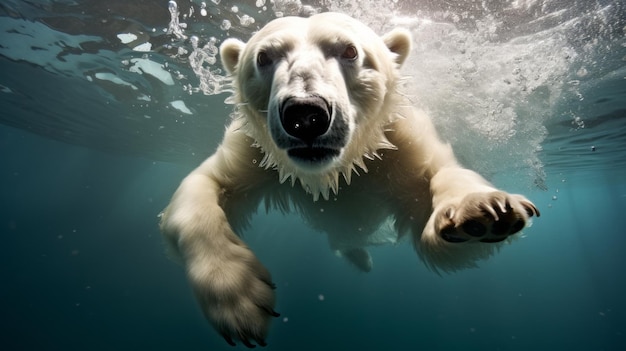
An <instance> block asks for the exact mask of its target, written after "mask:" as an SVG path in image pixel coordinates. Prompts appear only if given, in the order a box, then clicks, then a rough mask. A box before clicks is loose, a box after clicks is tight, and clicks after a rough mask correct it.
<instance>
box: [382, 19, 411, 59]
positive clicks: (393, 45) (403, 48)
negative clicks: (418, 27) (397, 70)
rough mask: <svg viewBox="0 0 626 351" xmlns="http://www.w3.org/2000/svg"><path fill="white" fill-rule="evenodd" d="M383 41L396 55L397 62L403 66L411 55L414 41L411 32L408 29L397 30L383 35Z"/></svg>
mask: <svg viewBox="0 0 626 351" xmlns="http://www.w3.org/2000/svg"><path fill="white" fill-rule="evenodd" d="M383 41H384V42H385V45H387V47H388V48H389V51H391V52H393V53H394V54H396V58H395V61H396V63H397V64H398V65H400V66H401V65H402V64H403V63H404V60H406V58H407V57H409V54H410V53H411V41H413V39H412V37H411V32H409V31H408V30H406V29H401V28H396V29H393V30H392V31H391V32H389V33H387V34H385V35H383Z"/></svg>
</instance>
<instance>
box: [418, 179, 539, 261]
mask: <svg viewBox="0 0 626 351" xmlns="http://www.w3.org/2000/svg"><path fill="white" fill-rule="evenodd" d="M431 192H432V194H433V212H432V214H431V216H430V218H429V220H428V222H427V224H426V227H425V228H424V231H423V232H422V235H421V237H420V238H419V240H416V246H417V247H418V249H419V251H420V252H421V253H422V254H423V256H424V259H425V260H426V261H427V263H429V264H431V266H432V267H434V268H442V269H444V270H455V269H458V268H464V267H470V266H474V265H475V261H476V260H479V259H484V258H487V257H488V256H490V255H491V254H492V253H493V251H494V250H493V247H492V243H497V242H501V241H503V240H505V239H506V238H507V237H509V236H510V235H513V234H515V233H518V232H519V231H521V230H522V229H523V228H524V227H525V226H526V224H527V223H528V221H529V218H530V217H532V216H537V217H539V215H540V213H539V210H538V209H537V207H535V205H534V204H533V203H532V202H530V201H529V200H528V199H526V198H525V197H524V196H522V195H516V194H508V193H506V192H503V191H500V190H498V189H496V188H494V187H493V186H491V185H490V184H489V183H488V182H487V181H486V180H484V179H483V178H482V177H481V176H480V175H478V174H477V173H475V172H473V171H470V170H467V169H463V168H460V167H448V168H444V169H442V170H440V171H439V172H438V173H437V174H436V175H435V176H434V177H433V178H432V180H431ZM473 242H479V243H486V244H473V245H472V243H473ZM464 243H467V244H464Z"/></svg>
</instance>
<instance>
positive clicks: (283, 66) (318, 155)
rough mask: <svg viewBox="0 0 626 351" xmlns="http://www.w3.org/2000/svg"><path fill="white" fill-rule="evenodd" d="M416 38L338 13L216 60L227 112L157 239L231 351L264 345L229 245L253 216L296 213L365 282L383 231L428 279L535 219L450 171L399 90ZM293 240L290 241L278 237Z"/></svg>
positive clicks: (254, 264)
mask: <svg viewBox="0 0 626 351" xmlns="http://www.w3.org/2000/svg"><path fill="white" fill-rule="evenodd" d="M410 51H411V35H410V33H409V32H407V31H405V30H402V29H395V30H392V31H391V32H389V33H387V34H385V35H383V36H382V37H381V36H378V35H377V34H375V33H374V32H373V31H372V30H371V29H370V28H368V27H367V26H365V25H364V24H362V23H360V22H359V21H357V20H355V19H353V18H351V17H348V16H346V15H341V14H337V13H322V14H318V15H314V16H312V17H310V18H298V17H284V18H279V19H276V20H274V21H272V22H270V23H269V24H267V25H266V26H265V27H263V28H262V29H261V30H260V31H259V32H257V33H256V34H254V35H253V36H252V38H251V39H250V40H249V41H248V42H247V43H244V42H242V41H239V40H237V39H227V40H225V41H224V42H223V44H222V45H221V47H220V56H221V59H222V64H223V66H224V67H225V69H226V70H227V71H228V72H229V73H230V74H232V77H233V85H234V97H235V99H236V108H235V111H234V113H233V119H232V121H231V122H230V125H229V126H228V127H227V128H226V131H225V135H224V139H223V141H222V143H221V144H220V146H219V147H218V148H217V150H216V151H215V153H214V154H213V155H212V156H210V157H209V158H208V159H207V160H206V161H204V162H203V163H202V164H201V165H200V166H199V167H198V168H197V169H195V170H194V171H193V172H191V174H189V175H188V176H187V177H186V178H185V179H184V180H183V181H182V183H181V185H180V187H179V188H178V189H177V190H176V192H175V194H174V196H173V198H172V200H171V203H170V204H169V205H168V207H167V208H166V209H165V210H164V212H163V216H162V219H161V230H162V232H163V234H164V237H165V238H166V241H167V242H168V243H169V244H170V246H171V247H172V249H173V251H175V252H176V253H177V254H178V255H179V257H180V258H181V260H182V262H183V263H184V265H185V267H186V271H187V275H188V279H189V281H190V283H191V287H192V289H193V291H194V293H195V295H196V297H197V300H198V301H199V304H200V306H201V308H202V311H203V312H204V314H205V315H206V317H207V319H208V320H209V321H210V322H211V323H212V325H213V326H214V327H215V329H216V330H217V331H218V332H219V333H220V334H221V335H222V336H223V337H224V339H225V340H226V341H227V342H228V343H229V344H231V345H235V341H237V340H239V341H240V342H242V343H243V344H244V345H245V346H248V347H254V346H255V345H254V343H256V344H258V345H261V346H264V345H265V344H266V343H265V338H266V335H267V333H268V328H269V324H270V320H271V317H276V316H278V313H276V312H275V311H274V303H275V295H274V289H275V286H274V284H273V283H272V278H271V276H270V273H269V272H268V270H267V269H266V268H265V267H264V266H263V264H261V262H259V260H258V259H257V257H256V256H255V255H254V253H253V252H252V251H251V250H250V249H249V248H248V247H247V246H246V244H245V243H244V242H243V241H242V239H241V238H240V237H239V236H238V235H237V232H238V231H239V230H241V228H242V227H244V226H246V224H247V222H248V218H249V217H250V214H251V213H253V212H254V211H256V209H257V208H258V207H259V205H260V204H262V203H264V204H265V206H266V207H270V208H275V209H278V210H281V211H295V212H297V213H299V214H300V215H302V216H303V218H304V219H305V220H306V222H308V223H309V224H310V225H311V226H313V227H314V228H316V229H318V230H321V231H324V232H326V234H327V235H328V238H329V242H330V245H331V246H332V248H333V249H335V250H338V251H339V252H340V253H341V254H342V256H343V257H345V258H346V259H347V260H348V261H349V262H352V263H354V264H355V265H356V266H357V267H358V268H360V269H361V270H363V271H368V270H370V269H371V268H372V262H371V258H370V256H369V254H368V252H367V249H366V247H367V245H369V244H371V243H372V240H371V239H372V238H373V237H375V236H376V233H378V232H380V230H381V227H383V226H384V225H385V223H387V224H388V225H390V226H392V227H393V229H394V232H395V233H396V234H395V235H397V237H400V236H402V235H406V236H408V237H410V238H411V239H412V241H413V243H414V246H415V249H416V251H417V253H418V255H419V256H420V258H421V260H422V261H423V262H424V263H425V264H427V265H428V266H429V267H430V268H431V269H433V270H435V271H454V270H458V269H462V268H466V267H472V266H475V265H476V262H477V261H479V260H482V259H485V258H487V257H489V256H490V255H492V254H493V253H494V252H495V251H496V250H497V248H498V245H500V244H501V243H502V242H503V241H506V240H507V239H508V238H509V236H511V235H512V234H515V233H518V232H519V231H520V230H521V229H522V228H524V227H525V225H526V224H527V223H528V220H529V217H532V216H539V211H538V210H537V208H536V207H535V206H534V205H533V204H532V203H531V202H530V201H529V200H527V199H526V198H525V197H523V196H521V195H513V194H508V193H506V192H503V191H500V190H498V189H496V188H495V187H494V186H493V185H491V184H490V183H489V182H487V181H486V180H485V179H483V177H481V176H480V175H478V174H477V173H475V172H473V171H471V170H468V169H465V168H463V167H461V166H460V165H459V163H458V162H457V161H456V159H455V156H454V154H453V152H452V149H451V147H450V146H449V145H448V144H445V143H443V142H442V141H440V139H439V138H438V136H437V133H436V131H435V129H434V127H433V124H432V123H431V121H430V120H429V118H428V117H427V116H426V115H424V114H423V113H422V112H420V111H417V110H416V109H414V108H413V107H412V106H411V104H410V102H409V99H408V97H407V96H405V95H404V94H403V93H402V92H401V91H400V89H401V86H402V78H401V76H400V72H399V69H400V66H401V65H402V64H403V62H404V61H405V60H406V58H407V56H408V55H409V52H410ZM284 230H285V231H290V228H284Z"/></svg>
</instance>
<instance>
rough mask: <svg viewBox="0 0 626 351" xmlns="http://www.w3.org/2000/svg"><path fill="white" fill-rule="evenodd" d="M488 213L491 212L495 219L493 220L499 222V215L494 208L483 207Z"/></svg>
mask: <svg viewBox="0 0 626 351" xmlns="http://www.w3.org/2000/svg"><path fill="white" fill-rule="evenodd" d="M483 208H484V209H485V210H486V211H487V212H489V214H490V215H491V216H492V217H493V219H494V220H495V221H496V222H497V221H499V220H500V217H498V213H497V212H496V211H495V210H494V209H493V207H491V206H489V205H487V206H484V207H483Z"/></svg>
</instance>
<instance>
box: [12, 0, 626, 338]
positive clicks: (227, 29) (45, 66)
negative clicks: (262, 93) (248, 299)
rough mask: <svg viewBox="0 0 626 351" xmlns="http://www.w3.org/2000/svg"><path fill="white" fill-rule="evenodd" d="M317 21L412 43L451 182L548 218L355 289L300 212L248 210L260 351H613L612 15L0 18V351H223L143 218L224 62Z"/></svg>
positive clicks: (475, 6)
mask: <svg viewBox="0 0 626 351" xmlns="http://www.w3.org/2000/svg"><path fill="white" fill-rule="evenodd" d="M328 10H332V11H340V12H344V13H348V14H350V15H352V16H354V17H356V18H358V19H360V20H362V21H364V22H365V23H367V24H369V25H370V26H372V28H373V29H374V30H375V31H376V32H378V33H381V34H382V33H384V32H386V31H388V30H390V29H391V28H393V27H395V26H402V27H405V28H408V29H410V30H411V32H412V33H413V36H414V49H413V52H412V56H411V58H410V59H409V62H407V63H406V64H405V66H404V68H403V74H405V75H406V76H407V83H406V91H407V94H408V95H409V96H411V98H412V99H413V100H414V102H415V105H416V106H418V107H420V108H422V109H424V110H426V111H428V113H429V114H430V115H431V116H432V117H433V120H434V121H435V123H436V125H437V127H438V129H439V131H440V133H441V134H442V137H443V138H444V139H446V140H447V141H449V142H450V143H451V144H452V145H453V147H454V148H455V149H456V152H457V155H458V157H459V159H460V160H461V161H462V163H463V164H464V165H466V166H468V167H470V168H473V169H475V170H477V171H479V172H480V173H482V174H483V175H485V176H486V177H487V178H488V179H490V180H491V181H492V182H493V183H494V184H495V185H497V186H498V187H500V188H503V189H505V190H507V191H509V192H514V193H523V194H525V195H526V196H527V197H528V198H529V199H530V200H532V201H533V202H534V203H535V204H536V205H537V206H538V207H539V209H540V210H541V213H542V216H541V217H540V218H537V219H534V221H533V223H532V226H530V227H529V228H527V229H525V230H524V234H523V235H522V236H520V239H519V240H515V241H513V242H512V244H511V245H507V246H505V247H503V249H502V250H501V251H500V252H499V253H498V254H497V255H495V256H494V257H492V258H490V259H489V260H487V261H484V262H482V263H481V265H480V267H479V268H475V269H468V270H464V271H460V272H456V273H453V274H443V275H441V276H440V275H437V274H435V273H433V272H432V271H429V270H428V269H427V268H426V267H425V266H424V265H423V264H422V263H421V262H420V260H419V259H418V257H417V255H416V254H415V252H414V250H413V248H412V246H411V244H410V242H409V241H403V242H400V243H398V244H397V245H390V246H380V247H375V248H373V249H372V250H371V253H372V257H373V261H374V267H373V270H372V271H371V272H370V273H367V274H365V273H361V272H358V271H357V270H356V269H354V268H353V267H351V266H349V265H348V264H346V263H345V262H344V261H343V260H341V259H339V258H338V257H336V255H335V254H334V253H333V252H332V251H331V250H330V249H329V247H328V243H327V240H326V237H325V235H324V234H322V233H317V232H314V231H313V230H311V229H309V228H307V226H306V225H305V224H304V223H303V222H302V220H301V219H300V218H298V217H297V216H295V215H293V216H292V215H283V214H280V213H274V212H270V213H265V211H263V210H260V211H259V212H258V213H257V214H256V215H255V216H254V218H253V219H252V226H251V227H250V228H249V229H247V230H246V232H245V233H241V234H242V235H243V236H244V239H245V241H246V242H247V243H248V244H249V245H250V246H251V247H252V249H253V250H254V251H255V253H256V254H257V255H258V257H259V258H260V260H261V261H262V262H263V263H264V264H265V265H266V267H267V268H268V269H269V270H270V271H271V273H272V277H273V279H274V282H275V283H276V285H277V290H276V293H277V306H276V310H277V311H278V312H280V313H281V317H279V318H277V319H275V320H274V322H273V325H272V328H271V330H270V334H269V337H268V339H267V342H268V344H269V346H268V347H267V348H268V349H272V350H565V349H567V350H624V349H626V299H625V297H626V275H625V274H624V267H626V255H625V254H624V251H626V235H625V233H626V231H625V229H624V228H626V216H625V215H624V213H625V212H626V4H624V3H623V2H622V1H618V0H613V1H582V0H581V1H566V0H552V1H550V0H546V1H540V0H516V1H510V0H507V1H495V0H494V1H489V0H485V1H460V0H459V1H456V2H453V1H445V2H444V1H402V0H398V1H391V0H387V1H374V0H370V1H356V0H355V1H298V0H274V1H270V0H267V1H265V0H255V1H252V0H247V1H236V2H233V1H227V0H221V1H220V0H208V1H205V2H202V1H195V0H194V1H183V0H179V1H178V3H175V2H172V1H169V2H168V1H167V0H141V1H140V0H137V1H122V0H109V1H100V0H56V1H55V0H31V1H17V0H3V1H2V3H0V235H1V237H2V251H3V252H2V255H0V349H2V350H172V349H175V350H231V349H233V348H232V347H230V346H228V345H227V344H226V342H224V340H223V339H222V338H221V337H220V336H219V335H218V334H217V333H216V332H215V331H213V329H212V328H211V327H210V325H209V324H208V323H207V322H206V321H205V319H204V317H203V316H202V313H201V312H200V310H199V308H198V306H197V304H196V301H195V299H194V297H193V294H192V292H191V290H190V288H189V286H188V283H187V281H186V278H185V273H184V270H183V268H182V267H181V266H179V265H177V264H176V263H174V262H172V261H171V260H169V259H168V258H167V256H166V253H165V250H164V245H163V242H162V240H161V237H160V233H159V231H158V217H157V215H158V214H159V212H160V211H161V210H162V209H163V208H164V207H165V206H166V205H167V203H168V201H169V199H170V197H171V195H172V193H173V192H174V190H175V189H176V187H177V186H178V184H179V182H180V181H181V179H182V178H183V177H184V176H185V175H186V174H187V173H188V172H189V171H191V170H192V169H193V168H194V167H195V166H196V165H197V164H198V163H199V162H201V161H202V160H203V159H204V158H205V157H207V156H208V155H210V154H211V153H212V152H213V151H214V149H215V147H216V146H217V145H218V143H219V142H220V140H221V137H222V133H223V131H224V125H225V124H226V123H227V122H228V120H229V112H230V111H231V109H232V105H231V104H229V103H228V102H229V101H228V96H229V89H230V85H229V81H228V77H225V75H224V72H223V71H222V69H221V65H220V64H219V56H216V55H217V52H216V48H217V46H219V43H220V42H221V41H222V40H224V39H225V38H227V37H231V36H234V37H238V38H241V39H244V40H245V39H247V38H249V37H250V35H251V33H253V32H254V31H255V30H257V29H258V28H259V27H260V26H262V25H263V24H265V23H267V22H268V21H269V20H271V19H272V18H276V17H279V16H284V15H308V14H311V13H314V12H319V11H328ZM238 348H241V349H243V348H244V347H243V346H238Z"/></svg>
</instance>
